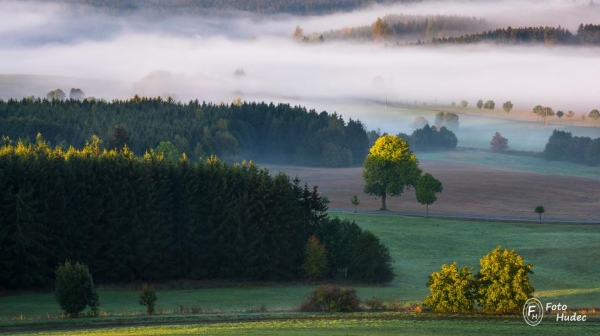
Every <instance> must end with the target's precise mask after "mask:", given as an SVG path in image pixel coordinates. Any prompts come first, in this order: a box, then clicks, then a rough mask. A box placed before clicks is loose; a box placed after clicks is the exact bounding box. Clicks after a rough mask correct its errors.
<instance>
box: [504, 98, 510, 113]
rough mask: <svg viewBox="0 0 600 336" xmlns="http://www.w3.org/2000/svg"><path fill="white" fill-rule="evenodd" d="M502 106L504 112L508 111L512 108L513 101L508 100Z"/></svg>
mask: <svg viewBox="0 0 600 336" xmlns="http://www.w3.org/2000/svg"><path fill="white" fill-rule="evenodd" d="M502 108H503V109H504V112H506V113H509V112H510V110H512V108H513V103H512V102H511V101H510V100H509V101H507V102H505V103H504V104H502Z"/></svg>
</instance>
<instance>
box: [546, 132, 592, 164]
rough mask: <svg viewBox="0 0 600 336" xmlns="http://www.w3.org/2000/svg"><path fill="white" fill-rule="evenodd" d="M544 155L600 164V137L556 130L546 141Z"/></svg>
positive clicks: (557, 159) (559, 159)
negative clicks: (574, 134)
mask: <svg viewBox="0 0 600 336" xmlns="http://www.w3.org/2000/svg"><path fill="white" fill-rule="evenodd" d="M543 157H544V158H545V159H546V160H554V161H567V162H574V163H584V164H587V165H590V166H600V138H596V139H591V138H590V137H583V136H582V137H579V136H573V135H572V134H571V132H565V131H559V130H554V131H553V132H552V135H551V136H550V138H549V139H548V143H546V148H545V149H544V153H543Z"/></svg>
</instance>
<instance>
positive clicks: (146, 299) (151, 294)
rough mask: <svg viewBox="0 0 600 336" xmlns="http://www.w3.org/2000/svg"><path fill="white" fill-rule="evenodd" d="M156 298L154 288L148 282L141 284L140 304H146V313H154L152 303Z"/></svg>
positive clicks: (153, 303)
mask: <svg viewBox="0 0 600 336" xmlns="http://www.w3.org/2000/svg"><path fill="white" fill-rule="evenodd" d="M156 300H158V297H157V296H156V292H155V291H154V288H152V286H150V285H148V284H144V285H143V286H142V290H141V291H140V301H139V302H140V305H142V306H146V312H147V313H148V315H152V314H154V305H155V303H156Z"/></svg>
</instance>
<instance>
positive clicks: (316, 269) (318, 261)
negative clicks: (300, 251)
mask: <svg viewBox="0 0 600 336" xmlns="http://www.w3.org/2000/svg"><path fill="white" fill-rule="evenodd" d="M302 270H303V271H304V273H305V274H306V276H307V277H308V278H309V279H318V278H320V277H322V276H323V275H324V272H325V271H326V270H327V250H326V249H325V246H323V244H321V243H320V242H319V239H317V237H316V236H312V237H310V238H309V239H308V242H307V243H306V245H305V246H304V262H303V263H302Z"/></svg>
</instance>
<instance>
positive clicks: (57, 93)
mask: <svg viewBox="0 0 600 336" xmlns="http://www.w3.org/2000/svg"><path fill="white" fill-rule="evenodd" d="M65 98H66V95H65V93H64V91H63V90H61V89H56V90H53V91H50V92H48V93H46V99H48V100H63V99H65Z"/></svg>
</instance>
